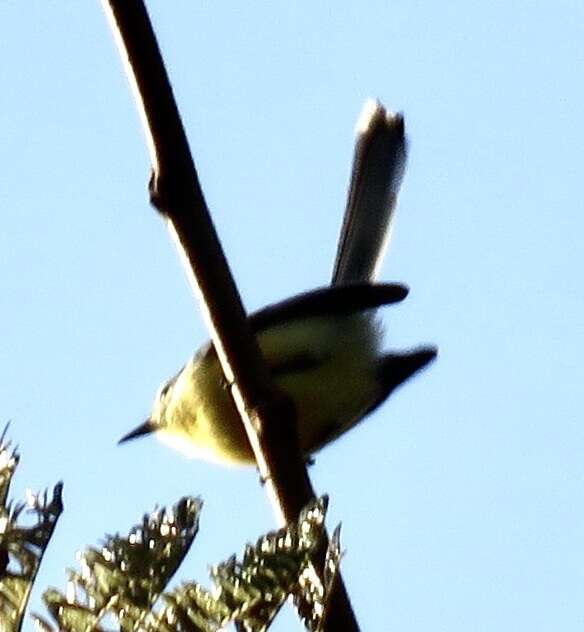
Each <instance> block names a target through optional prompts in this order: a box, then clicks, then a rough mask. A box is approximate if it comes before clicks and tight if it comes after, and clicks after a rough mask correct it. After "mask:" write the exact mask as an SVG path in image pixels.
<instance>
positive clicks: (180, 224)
mask: <svg viewBox="0 0 584 632" xmlns="http://www.w3.org/2000/svg"><path fill="white" fill-rule="evenodd" d="M102 4H103V6H104V9H105V11H106V13H107V14H108V17H109V18H110V23H111V27H112V31H113V32H114V35H115V38H116V41H117V43H118V46H119V49H120V54H121V56H122V59H123V60H124V62H125V65H126V70H127V74H128V77H129V80H130V83H131V84H132V88H133V91H134V95H135V98H136V102H137V104H138V108H139V110H140V115H141V118H142V122H143V126H144V130H145V133H146V137H147V141H148V147H149V150H150V155H151V162H152V176H151V181H150V196H151V201H152V204H153V205H154V206H155V207H156V208H157V209H158V211H159V212H160V213H161V214H162V215H163V216H164V217H165V218H166V219H167V221H168V224H169V228H170V230H171V233H172V234H173V236H174V237H175V240H176V243H177V246H178V247H179V251H180V253H181V256H182V258H183V260H184V263H185V267H186V270H187V273H188V275H189V279H190V281H191V284H192V286H193V288H194V290H195V291H196V292H197V293H198V294H199V296H200V298H201V305H202V307H203V313H204V315H205V317H206V319H207V321H208V324H209V327H210V330H211V337H212V340H213V344H214V345H215V349H216V350H217V354H218V356H219V359H220V362H221V366H222V368H223V372H224V373H225V376H226V378H227V380H228V382H229V383H230V384H232V394H233V398H234V400H235V403H236V405H237V408H238V410H239V413H240V415H241V417H242V420H243V423H244V425H245V428H246V431H247V435H248V438H249V441H250V444H251V446H252V448H253V451H254V455H255V458H256V461H257V464H258V467H259V470H260V474H261V476H262V478H263V479H264V480H265V481H266V487H267V490H268V493H269V495H270V497H271V500H272V503H273V506H274V508H275V510H276V513H277V514H278V516H279V520H280V522H291V521H293V520H296V519H297V518H298V515H299V513H300V511H301V509H302V508H303V507H304V506H305V505H307V504H308V502H309V501H310V500H312V499H313V498H314V492H313V489H312V486H311V483H310V480H309V478H308V474H307V471H306V467H305V464H304V461H303V457H302V454H301V451H300V446H299V443H298V436H297V432H296V424H295V412H294V408H293V405H292V403H291V402H290V401H289V399H288V398H286V397H285V396H284V395H283V394H282V393H280V392H279V391H277V390H276V389H275V388H274V387H273V385H272V384H271V380H270V376H269V373H268V370H267V367H266V365H265V363H264V362H263V359H262V357H261V354H260V350H259V347H258V345H257V342H256V340H255V337H254V336H253V335H252V333H251V331H250V329H249V326H248V323H247V319H246V314H245V311H244V309H243V305H242V302H241V298H240V296H239V293H238V291H237V288H236V286H235V283H234V281H233V277H232V275H231V273H230V270H229V267H228V264H227V261H226V258H225V255H224V254H223V251H222V248H221V245H220V243H219V239H218V237H217V233H216V231H215V228H214V226H213V223H212V221H211V217H210V214H209V211H208V208H207V205H206V202H205V199H204V196H203V192H202V189H201V186H200V183H199V179H198V176H197V172H196V169H195V166H194V162H193V159H192V157H191V153H190V149H189V146H188V143H187V139H186V135H185V132H184V128H183V126H182V122H181V120H180V116H179V113H178V109H177V106H176V103H175V100H174V96H173V93H172V88H171V86H170V82H169V80H168V76H167V74H166V70H165V67H164V63H163V61H162V57H161V55H160V50H159V48H158V44H157V42H156V38H155V35H154V32H153V30H152V26H151V23H150V20H149V17H148V14H147V11H146V8H145V6H144V3H143V2H142V0H102ZM322 562H324V548H323V555H322ZM327 629H329V630H358V629H359V628H358V625H357V622H356V619H355V616H354V614H353V611H352V609H351V605H350V602H349V598H348V595H347V593H346V590H345V588H344V585H343V582H342V580H340V579H339V580H337V590H336V592H335V593H334V594H333V596H332V603H331V607H330V615H329V617H328V621H327Z"/></svg>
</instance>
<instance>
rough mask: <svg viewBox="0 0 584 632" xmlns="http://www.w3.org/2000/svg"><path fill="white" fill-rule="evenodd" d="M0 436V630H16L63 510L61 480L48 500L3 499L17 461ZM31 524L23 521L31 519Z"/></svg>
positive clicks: (6, 496) (19, 625)
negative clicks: (20, 500) (17, 500)
mask: <svg viewBox="0 0 584 632" xmlns="http://www.w3.org/2000/svg"><path fill="white" fill-rule="evenodd" d="M5 435H6V430H4V432H3V433H2V436H1V437H0V630H2V632H18V631H19V630H20V629H21V627H22V621H23V618H24V613H25V609H26V605H27V602H28V599H29V597H30V591H31V588H32V585H33V582H34V580H35V577H36V575H37V572H38V569H39V567H40V563H41V560H42V557H43V555H44V552H45V550H46V548H47V545H48V543H49V540H50V539H51V536H52V535H53V531H54V529H55V525H56V524H57V520H58V519H59V516H60V515H61V512H62V511H63V503H62V501H61V492H62V489H63V485H62V483H59V484H57V485H55V487H54V489H53V494H52V498H51V500H49V499H48V494H47V492H45V493H44V494H42V495H41V496H38V495H34V494H32V493H30V494H29V495H28V499H27V502H26V503H12V502H8V503H7V498H8V492H9V488H10V483H11V481H12V476H13V474H14V472H15V470H16V467H17V465H18V462H19V455H18V454H17V452H16V450H13V449H11V445H10V443H9V442H7V441H6V440H5ZM31 518H32V523H31V524H23V522H24V521H25V520H26V519H28V520H27V522H31Z"/></svg>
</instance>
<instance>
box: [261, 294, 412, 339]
mask: <svg viewBox="0 0 584 632" xmlns="http://www.w3.org/2000/svg"><path fill="white" fill-rule="evenodd" d="M407 294H408V288H407V287H406V286H405V285H400V284H399V283H378V284H375V285H372V284H370V283H355V284H350V285H335V286H331V287H324V288H319V289H316V290H311V291H310V292H305V293H304V294H298V295H297V296H293V297H292V298H289V299H286V300H284V301H281V302H280V303H275V304H274V305H268V306H267V307H264V308H263V309H260V310H259V311H258V312H255V313H254V314H252V315H251V316H250V317H249V322H250V325H251V328H252V331H253V332H254V333H258V332H259V331H263V330H264V329H266V328H268V327H274V326H276V325H280V324H282V323H285V322H288V321H290V320H296V319H299V318H311V317H315V316H329V315H334V314H351V313H354V312H361V311H364V310H366V309H372V308H374V307H379V306H381V305H388V304H390V303H399V302H400V301H403V299H404V298H405V297H406V296H407Z"/></svg>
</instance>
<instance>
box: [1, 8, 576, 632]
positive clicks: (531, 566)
mask: <svg viewBox="0 0 584 632" xmlns="http://www.w3.org/2000/svg"><path fill="white" fill-rule="evenodd" d="M148 5H149V8H150V11H151V17H152V19H153V22H154V26H155V29H156V32H157V34H158V37H159V40H160V43H161V47H162V50H163V52H164V55H165V58H166V61H167V66H168V70H169V73H170V76H171V78H172V81H173V85H174V89H175V94H176V97H177V100H178V103H179V106H180V108H181V111H182V114H183V118H184V122H185V126H186V128H187V131H188V135H189V138H190V141H191V143H192V151H193V154H194V156H195V160H196V163H197V166H198V169H199V173H200V177H201V180H202V183H203V187H204V190H205V193H206V195H207V199H208V203H209V205H210V208H211V209H212V212H213V216H214V219H215V222H216V225H217V228H218V231H219V233H220V235H221V238H222V240H223V245H224V247H225V250H226V253H227V256H228V258H229V260H230V262H231V265H232V268H233V271H234V274H235V277H236V280H237V282H238V283H239V287H240V289H241V292H242V295H243V297H244V301H245V305H246V307H247V308H248V309H249V310H253V309H256V308H258V307H261V306H263V305H265V304H266V303H269V302H273V301H275V300H278V299H281V298H284V297H286V296H289V295H291V294H294V293H296V292H298V291H301V290H305V289H308V288H313V287H315V286H318V285H323V284H326V283H327V282H328V281H329V278H330V273H331V268H332V263H333V256H334V251H335V245H336V239H337V235H338V229H339V226H340V221H341V215H342V211H343V208H344V203H345V191H346V186H347V182H348V175H349V166H350V160H351V154H352V148H353V127H354V124H355V121H356V118H357V116H358V114H359V111H360V109H361V106H362V103H363V101H364V100H365V98H367V97H378V98H380V99H381V100H382V102H383V103H384V104H385V105H386V106H387V107H388V108H391V109H395V110H401V111H403V112H404V113H405V117H406V125H407V131H408V135H409V138H410V159H409V165H408V170H407V173H406V177H405V181H404V186H403V193H402V195H401V198H400V203H399V209H398V213H397V216H396V222H395V225H394V232H393V238H392V242H391V244H390V248H389V252H388V256H387V258H386V261H385V264H384V266H383V269H382V275H381V277H382V278H383V279H384V280H397V281H401V282H404V283H406V284H408V285H409V286H410V287H411V294H410V297H409V298H408V299H407V301H406V302H404V303H403V304H401V305H400V306H397V307H390V308H387V309H386V310H385V311H384V322H385V324H386V337H387V346H388V347H394V348H407V347H409V346H414V345H416V344H418V343H422V342H434V343H436V344H437V345H438V346H439V348H440V356H439V359H438V361H437V362H436V363H435V364H434V365H433V366H432V367H431V368H430V369H429V370H428V371H426V372H425V373H424V374H423V375H420V376H419V377H418V378H417V379H415V380H414V381H412V382H411V383H409V384H408V385H407V386H405V387H403V388H402V389H401V390H400V391H399V392H398V393H396V394H395V395H394V396H393V398H391V400H390V401H389V402H388V403H386V404H385V405H384V406H383V407H382V408H381V409H380V410H379V411H378V412H376V413H375V414H374V415H372V417H371V418H370V419H369V420H368V421H367V422H366V423H364V424H363V425H361V426H360V427H359V428H358V429H356V430H355V431H354V432H352V433H350V434H349V435H348V436H346V437H344V438H343V439H341V440H340V441H338V443H336V444H335V445H334V446H331V447H329V448H327V449H325V450H324V451H323V452H322V453H321V454H319V455H318V458H317V462H316V465H315V466H314V467H313V468H312V470H311V474H312V477H313V481H314V484H315V487H316V489H317V490H318V491H319V492H328V493H329V494H330V496H331V505H330V514H329V524H330V526H331V527H332V526H334V525H335V524H336V523H337V522H338V521H342V523H343V531H342V537H343V545H344V547H345V549H346V550H347V554H346V557H345V559H344V563H343V573H344V575H345V579H346V582H347V586H348V589H349V592H350V594H351V596H352V599H353V602H354V606H355V609H356V611H357V614H358V617H359V620H360V621H361V623H362V628H363V630H400V631H401V632H406V631H416V632H417V631H420V632H421V631H427V630H445V631H448V632H457V631H465V632H466V631H467V630H477V631H483V630H484V631H487V630H488V631H491V630H500V631H512V630H530V631H531V632H536V631H540V630H541V631H544V630H545V631H548V630H549V631H551V630H562V631H564V632H570V631H576V630H582V628H583V626H584V508H583V499H582V494H583V488H584V458H583V454H584V420H583V415H582V387H583V378H584V369H583V368H582V352H583V351H584V342H583V336H584V324H583V322H584V291H583V287H582V275H583V270H584V254H583V246H582V240H583V234H584V220H583V216H584V214H583V211H584V207H583V201H582V200H583V196H582V190H583V180H584V171H583V169H582V147H583V146H584V124H583V122H582V101H583V98H584V91H583V89H582V82H583V79H584V73H583V66H584V64H583V61H584V43H583V42H584V5H583V4H582V2H581V1H579V0H574V1H572V2H569V1H564V0H557V1H555V2H551V1H548V2H545V1H542V2H533V1H532V2H527V1H522V0H518V1H515V2H503V1H493V2H476V1H471V2H468V1H465V2H463V1H461V0H460V1H459V0H454V1H452V2H448V3H443V2H442V3H440V2H430V1H428V0H426V1H424V0H419V1H413V0H409V1H408V2H404V1H399V2H398V1H394V2H391V1H387V0H386V1H383V2H381V1H372V2H367V3H363V2H357V1H355V2H348V1H341V2H317V3H314V2H307V1H301V2H294V3H291V2H280V1H276V2H270V3H268V2H255V3H251V2H250V3H244V4H241V3H235V2H222V1H216V2H208V1H200V2H199V1H197V2H195V1H193V0H190V1H188V2H187V1H178V0H177V1H175V2H164V1H163V0H157V1H154V0H152V1H151V2H149V3H148ZM0 53H1V59H2V62H1V63H0V83H1V85H2V90H1V95H0V168H1V175H0V209H1V210H0V213H1V217H2V229H1V230H0V331H1V339H0V403H1V406H2V408H1V410H2V413H1V417H2V418H3V421H7V420H9V419H11V420H12V425H11V428H10V436H11V437H12V438H13V439H14V441H16V442H17V443H18V444H19V446H20V452H21V454H22V462H21V466H20V468H19V470H18V474H17V476H16V479H15V481H14V486H13V492H12V493H13V496H14V497H21V496H22V494H23V493H24V490H25V488H27V487H31V488H33V489H42V488H44V487H47V486H50V485H52V484H54V483H55V482H57V481H58V480H61V479H62V480H64V482H65V489H64V499H65V507H66V511H65V513H64V515H63V517H62V519H61V521H60V523H59V526H58V529H57V531H56V534H55V537H54V540H53V543H52V546H51V547H50V549H49V551H48V553H47V556H46V560H45V563H44V566H43V568H42V571H41V573H40V577H39V581H38V586H37V590H36V592H35V594H34V597H33V605H34V607H35V608H36V609H37V610H39V608H40V607H41V606H40V592H41V588H44V587H46V586H47V585H49V584H50V585H54V586H57V587H60V588H62V589H63V588H64V587H65V573H64V570H63V569H64V567H65V566H69V567H74V566H75V561H74V555H75V551H76V550H78V549H81V548H83V547H84V546H85V545H86V544H96V543H98V542H99V540H100V538H101V537H102V536H103V534H105V533H113V532H117V531H119V532H122V533H125V532H127V530H128V529H129V528H130V527H131V526H132V525H133V524H135V523H136V522H137V521H139V520H140V518H141V516H142V514H143V513H144V512H146V511H150V510H152V509H153V508H154V506H155V505H157V504H158V505H171V504H172V503H174V502H175V501H176V500H177V499H178V498H179V497H180V496H182V495H185V494H200V495H202V496H203V498H204V499H205V507H204V512H203V516H202V525H201V531H200V535H199V537H198V539H197V540H196V541H195V544H194V546H193V548H192V551H191V553H190V555H189V557H188V558H187V560H186V562H185V564H184V566H183V567H182V568H181V569H180V573H179V575H180V578H181V579H187V578H194V579H197V580H199V581H201V582H203V583H205V584H207V585H209V582H208V577H207V573H206V566H207V564H208V563H216V562H219V561H221V560H223V559H225V558H226V557H228V556H229V555H230V554H231V553H232V552H235V551H237V552H238V553H239V552H240V551H241V550H242V549H243V545H244V543H245V542H246V541H255V539H256V537H257V536H258V535H259V534H260V533H262V532H264V531H267V530H269V529H271V528H272V527H273V524H274V523H273V518H272V514H271V510H270V508H269V506H268V504H267V500H266V498H265V494H264V492H263V490H262V489H261V488H260V487H259V485H258V481H257V476H256V473H255V472H254V471H253V470H251V469H250V470H245V469H243V470H237V469H234V470H233V469H232V470H229V469H222V468H220V467H218V466H214V465H209V464H206V463H202V462H197V461H188V460H185V459H183V458H182V457H181V456H179V455H177V454H175V453H173V452H172V451H171V450H170V449H169V448H167V447H165V446H164V445H162V444H160V443H158V442H157V441H155V440H154V439H149V440H146V439H145V440H143V441H140V442H135V443H133V444H131V445H127V446H125V447H117V446H116V441H117V439H118V438H119V437H120V436H121V435H122V434H124V433H125V432H127V431H128V430H129V429H131V428H133V427H134V426H135V425H137V424H138V423H139V422H141V421H142V420H143V419H144V417H145V416H146V415H147V413H148V412H149V410H150V404H151V401H152V398H153V396H154V393H155V391H156V388H157V386H158V385H159V383H160V382H161V381H163V380H164V379H166V378H167V377H169V376H170V375H172V374H173V373H174V372H175V370H176V369H177V368H179V367H180V366H181V365H182V363H183V362H184V361H185V360H186V359H187V358H188V356H189V355H190V354H191V353H192V351H193V350H194V349H195V348H196V347H197V346H199V345H200V344H201V343H203V342H204V341H205V339H206V338H207V334H206V331H205V328H204V325H203V323H202V320H201V318H200V314H199V311H198V308H197V306H196V304H195V302H194V300H193V297H192V294H191V291H190V289H189V287H188V284H187V282H186V277H185V275H184V273H183V270H182V268H181V266H180V263H179V261H178V257H177V255H176V252H175V250H174V247H173V245H172V244H171V241H170V240H169V238H168V235H167V232H166V230H165V228H164V225H163V223H162V221H161V220H160V218H159V217H158V216H157V215H156V213H155V212H154V211H153V210H152V209H151V208H149V206H148V198H147V193H146V184H147V180H148V170H149V164H148V156H147V152H146V148H145V144H144V140H143V137H142V133H141V129H140V126H139V122H138V117H137V115H136V109H135V107H134V104H133V102H132V99H131V96H130V91H129V89H128V85H127V81H126V78H125V76H124V74H123V71H122V67H121V64H120V60H119V58H118V53H117V50H116V49H115V46H114V43H113V39H112V37H111V34H110V32H109V30H108V25H107V23H106V20H105V18H104V16H103V14H102V12H101V8H100V6H99V4H98V3H97V2H95V1H93V2H65V1H61V2H43V1H36V2H35V1H33V2H28V3H26V6H25V5H24V4H23V3H22V2H17V1H15V0H3V1H2V2H0ZM29 627H30V626H29ZM273 629H274V630H275V631H276V632H287V631H289V630H290V631H291V630H297V629H299V625H298V624H297V623H296V622H295V617H294V616H293V615H291V614H287V615H284V616H282V618H281V619H280V620H279V621H278V623H277V624H276V625H275V626H274V628H273Z"/></svg>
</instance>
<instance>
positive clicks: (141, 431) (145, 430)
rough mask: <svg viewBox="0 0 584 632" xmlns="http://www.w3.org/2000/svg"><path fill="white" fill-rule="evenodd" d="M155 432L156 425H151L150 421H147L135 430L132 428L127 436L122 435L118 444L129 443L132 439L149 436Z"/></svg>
mask: <svg viewBox="0 0 584 632" xmlns="http://www.w3.org/2000/svg"><path fill="white" fill-rule="evenodd" d="M155 430H156V425H155V424H154V423H152V420H151V419H147V420H146V421H145V422H144V423H143V424H140V425H139V426H138V427H137V428H134V430H132V431H131V432H128V434H127V435H124V436H123V437H122V438H121V439H120V440H119V441H118V445H120V443H126V441H131V440H132V439H137V438H138V437H142V436H144V435H147V434H150V433H151V432H154V431H155Z"/></svg>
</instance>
